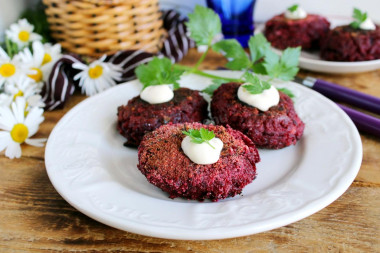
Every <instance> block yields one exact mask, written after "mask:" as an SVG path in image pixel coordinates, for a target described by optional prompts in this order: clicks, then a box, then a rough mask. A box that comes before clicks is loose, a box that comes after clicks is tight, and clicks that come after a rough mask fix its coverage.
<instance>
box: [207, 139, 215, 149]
mask: <svg viewBox="0 0 380 253" xmlns="http://www.w3.org/2000/svg"><path fill="white" fill-rule="evenodd" d="M206 143H207V144H208V145H209V146H210V147H212V148H213V149H215V147H214V146H213V145H211V143H210V142H209V141H206Z"/></svg>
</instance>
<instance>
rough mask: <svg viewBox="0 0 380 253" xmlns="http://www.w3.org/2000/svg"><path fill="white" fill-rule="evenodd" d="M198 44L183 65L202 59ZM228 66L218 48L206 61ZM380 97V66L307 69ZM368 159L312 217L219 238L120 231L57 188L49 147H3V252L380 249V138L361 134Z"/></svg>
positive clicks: (53, 116)
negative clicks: (16, 150)
mask: <svg viewBox="0 0 380 253" xmlns="http://www.w3.org/2000/svg"><path fill="white" fill-rule="evenodd" d="M197 57H199V54H198V53H196V52H195V51H194V50H192V51H191V52H190V54H189V55H188V56H187V57H186V58H185V59H184V60H183V64H185V65H191V64H194V62H196V60H197ZM223 64H224V60H223V59H222V58H220V57H219V55H217V54H216V53H211V55H210V56H209V57H208V60H207V61H206V62H205V63H204V64H202V68H204V69H215V68H217V67H218V66H221V65H223ZM301 75H312V76H314V77H319V78H323V79H325V80H329V81H332V82H335V83H339V84H341V85H344V86H347V87H350V88H353V89H356V90H359V91H363V92H366V93H368V94H372V95H376V96H380V70H378V71H373V72H368V73H361V74H355V75H323V74H317V73H312V72H306V71H304V72H301ZM83 99H85V97H84V96H81V95H78V94H76V95H75V96H73V97H72V98H71V99H70V101H69V102H68V104H67V106H66V107H65V109H63V110H57V111H53V112H45V113H44V116H45V121H44V122H43V124H42V125H41V127H40V131H39V132H38V134H37V136H36V137H48V136H49V134H50V132H51V130H52V129H53V127H54V126H55V124H56V123H57V122H58V120H59V119H60V118H62V116H63V115H64V114H65V113H66V112H67V111H68V110H69V109H70V108H72V107H73V106H74V105H76V104H77V103H79V102H80V101H82V100H83ZM361 138H362V142H363V151H364V155H363V163H362V166H361V169H360V172H359V174H358V176H357V178H356V180H355V181H354V182H353V184H352V185H351V187H350V188H349V189H348V190H347V191H346V193H344V194H343V195H342V196H341V197H340V198H339V199H338V200H336V201H335V202H333V203H332V204H330V205H329V206H328V207H326V208H324V209H323V210H321V211H319V212H317V213H316V214H314V215H311V216H310V217H308V218H306V219H303V220H300V221H298V222H295V223H293V224H290V225H288V226H285V227H281V228H278V229H275V230H272V231H269V232H265V233H260V234H256V235H251V236H245V237H239V238H233V239H225V240H212V241H178V240H166V239H159V238H151V237H146V236H141V235H137V234H133V233H129V232H124V231H121V230H117V229H114V228H111V227H108V226H106V225H103V224H101V223H99V222H96V221H94V220H92V219H91V218H88V217H87V216H85V215H83V214H82V213H80V212H78V211H77V210H75V209H74V208H73V207H71V206H70V205H69V204H68V203H67V202H66V201H65V200H63V199H62V198H61V197H60V195H59V194H58V193H57V192H56V191H55V189H54V187H53V186H52V184H51V183H50V181H49V178H48V176H47V173H46V169H45V164H44V148H35V147H30V146H23V147H22V148H23V157H22V158H20V159H14V160H10V159H8V158H6V157H4V154H3V153H0V252H95V253H97V252H380V234H379V227H380V176H379V175H380V173H379V172H380V139H379V138H375V137H372V136H369V135H367V134H361Z"/></svg>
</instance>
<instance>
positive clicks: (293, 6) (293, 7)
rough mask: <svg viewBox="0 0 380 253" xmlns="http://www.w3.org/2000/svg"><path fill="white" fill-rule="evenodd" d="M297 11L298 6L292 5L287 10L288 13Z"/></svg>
mask: <svg viewBox="0 0 380 253" xmlns="http://www.w3.org/2000/svg"><path fill="white" fill-rule="evenodd" d="M297 9H298V4H294V5H292V6H290V7H289V8H288V11H290V12H294V11H296V10H297Z"/></svg>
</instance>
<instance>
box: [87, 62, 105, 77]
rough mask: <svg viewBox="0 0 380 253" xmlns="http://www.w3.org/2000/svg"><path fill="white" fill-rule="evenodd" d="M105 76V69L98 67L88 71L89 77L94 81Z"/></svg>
mask: <svg viewBox="0 0 380 253" xmlns="http://www.w3.org/2000/svg"><path fill="white" fill-rule="evenodd" d="M102 74H103V67H102V66H100V65H96V66H95V67H92V68H89V69H88V76H89V77H91V78H92V79H96V78H99V77H100V76H101V75H102Z"/></svg>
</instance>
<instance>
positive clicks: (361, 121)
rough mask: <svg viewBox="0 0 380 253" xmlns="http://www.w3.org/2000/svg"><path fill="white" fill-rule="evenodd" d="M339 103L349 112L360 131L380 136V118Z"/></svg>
mask: <svg viewBox="0 0 380 253" xmlns="http://www.w3.org/2000/svg"><path fill="white" fill-rule="evenodd" d="M337 105H338V106H339V107H340V108H341V109H342V110H343V111H345V112H346V113H347V115H348V116H349V117H350V118H351V120H352V121H353V122H354V124H355V125H356V127H357V128H358V129H359V130H360V131H363V132H366V133H369V134H372V135H374V136H377V137H380V119H378V118H375V117H372V116H369V115H367V114H364V113H362V112H359V111H356V110H354V109H351V108H348V107H346V106H344V105H341V104H337Z"/></svg>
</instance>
